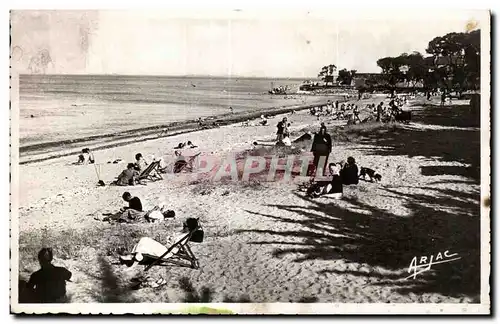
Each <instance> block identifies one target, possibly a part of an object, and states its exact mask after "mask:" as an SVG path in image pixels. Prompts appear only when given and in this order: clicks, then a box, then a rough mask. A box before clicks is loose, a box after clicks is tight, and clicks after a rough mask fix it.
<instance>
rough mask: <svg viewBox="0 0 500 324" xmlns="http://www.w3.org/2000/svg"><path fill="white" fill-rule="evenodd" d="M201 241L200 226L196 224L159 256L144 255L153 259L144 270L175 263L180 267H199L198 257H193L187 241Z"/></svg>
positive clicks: (201, 231)
mask: <svg viewBox="0 0 500 324" xmlns="http://www.w3.org/2000/svg"><path fill="white" fill-rule="evenodd" d="M190 241H192V242H196V243H201V242H202V241H203V230H202V229H201V226H199V225H198V226H197V227H196V228H195V229H193V230H192V231H190V232H189V233H187V234H186V235H184V236H183V237H182V238H181V239H180V240H178V241H177V242H175V243H174V244H172V246H171V247H170V248H168V249H167V251H166V252H165V253H163V254H162V255H161V256H160V257H154V256H150V255H146V256H147V257H148V258H150V259H154V261H152V262H151V263H149V264H148V266H147V267H146V268H145V269H144V271H148V270H149V269H151V267H153V266H154V265H161V266H166V265H169V264H175V265H178V266H181V267H186V268H192V269H199V268H200V264H199V262H198V259H197V258H196V257H195V255H194V253H193V251H191V247H190V246H189V242H190Z"/></svg>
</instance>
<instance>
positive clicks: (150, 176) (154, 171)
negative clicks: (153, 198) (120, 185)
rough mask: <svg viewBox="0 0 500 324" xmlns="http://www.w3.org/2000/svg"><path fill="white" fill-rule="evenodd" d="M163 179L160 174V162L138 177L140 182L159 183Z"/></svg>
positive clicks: (152, 164)
mask: <svg viewBox="0 0 500 324" xmlns="http://www.w3.org/2000/svg"><path fill="white" fill-rule="evenodd" d="M162 179H163V177H162V176H161V174H160V161H154V162H152V163H151V164H150V165H148V167H147V168H146V169H144V171H142V172H141V174H140V175H139V177H138V180H151V181H157V180H162Z"/></svg>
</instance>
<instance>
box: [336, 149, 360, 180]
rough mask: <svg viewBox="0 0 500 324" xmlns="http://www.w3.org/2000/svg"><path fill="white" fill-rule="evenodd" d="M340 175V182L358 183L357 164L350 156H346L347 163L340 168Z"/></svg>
mask: <svg viewBox="0 0 500 324" xmlns="http://www.w3.org/2000/svg"><path fill="white" fill-rule="evenodd" d="M340 176H341V177H342V183H343V184H345V185H351V184H358V182H359V177H358V166H357V165H356V160H355V159H354V158H353V157H352V156H350V157H348V158H347V164H345V165H344V167H343V168H342V170H340Z"/></svg>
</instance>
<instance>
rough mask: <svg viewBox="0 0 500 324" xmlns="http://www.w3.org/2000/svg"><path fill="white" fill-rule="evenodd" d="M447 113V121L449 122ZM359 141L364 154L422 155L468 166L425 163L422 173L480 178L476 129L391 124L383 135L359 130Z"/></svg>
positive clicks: (475, 180)
mask: <svg viewBox="0 0 500 324" xmlns="http://www.w3.org/2000/svg"><path fill="white" fill-rule="evenodd" d="M453 121H454V120H453V118H452V117H450V119H449V123H450V124H453ZM360 143H361V144H366V145H369V146H370V147H369V148H362V149H361V151H363V152H364V153H365V154H366V155H368V156H369V155H382V156H408V157H410V158H411V157H416V156H423V157H426V158H433V159H437V161H439V162H460V163H463V164H469V166H442V165H439V164H438V165H435V166H425V167H422V174H423V175H459V176H464V177H467V178H469V179H471V180H474V182H475V183H479V182H480V168H479V166H480V153H481V146H480V144H481V139H480V133H479V130H477V129H471V128H444V129H430V128H426V129H419V128H418V127H416V126H415V125H411V126H401V127H394V128H392V129H391V130H390V131H388V132H386V133H384V134H383V135H381V134H379V133H373V134H363V137H362V138H361V139H360Z"/></svg>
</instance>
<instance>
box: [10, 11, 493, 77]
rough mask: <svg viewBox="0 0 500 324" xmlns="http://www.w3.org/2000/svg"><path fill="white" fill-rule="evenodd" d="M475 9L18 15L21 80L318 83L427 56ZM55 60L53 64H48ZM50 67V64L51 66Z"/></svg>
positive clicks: (16, 56) (15, 39)
mask: <svg viewBox="0 0 500 324" xmlns="http://www.w3.org/2000/svg"><path fill="white" fill-rule="evenodd" d="M483 17H484V12H478V11H452V10H447V11H445V12H443V11H439V10H437V11H436V10H433V11H429V12H427V11H420V12H419V11H416V10H411V11H405V12H403V11H387V10H383V11H378V12H375V11H362V12H360V11H357V12H354V11H352V10H351V11H332V10H324V11H323V10H322V11H314V12H309V13H308V12H307V11H301V12H299V11H293V12H292V11H285V12H278V11H275V10H270V11H245V10H243V11H220V10H219V11H213V12H207V11H206V10H205V11H203V13H202V12H199V13H197V14H195V13H193V12H185V11H182V12H172V11H142V12H138V11H99V12H97V11H57V12H56V11H50V12H49V11H38V12H34V11H14V12H13V13H12V17H11V26H12V30H11V36H12V56H13V58H12V66H13V68H14V69H15V70H16V71H19V72H20V73H31V72H30V71H35V70H36V71H38V72H45V73H65V74H80V73H83V74H112V73H114V74H152V75H192V74H196V75H219V76H224V75H238V76H251V77H315V76H316V75H317V73H318V72H319V70H320V69H321V67H322V66H323V65H327V64H335V65H337V67H338V68H339V69H342V68H347V69H356V70H358V71H359V72H379V68H378V67H377V65H376V61H377V59H379V58H381V57H384V56H395V55H399V54H400V53H402V52H412V51H420V52H422V53H425V48H426V47H427V44H428V42H429V41H430V40H431V39H432V38H434V37H435V36H440V35H444V34H446V33H448V32H464V31H465V30H466V25H467V23H468V22H469V23H470V22H471V21H481V19H482V18H483ZM47 57H50V62H49V60H48V59H44V58H47ZM44 62H45V63H44Z"/></svg>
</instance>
